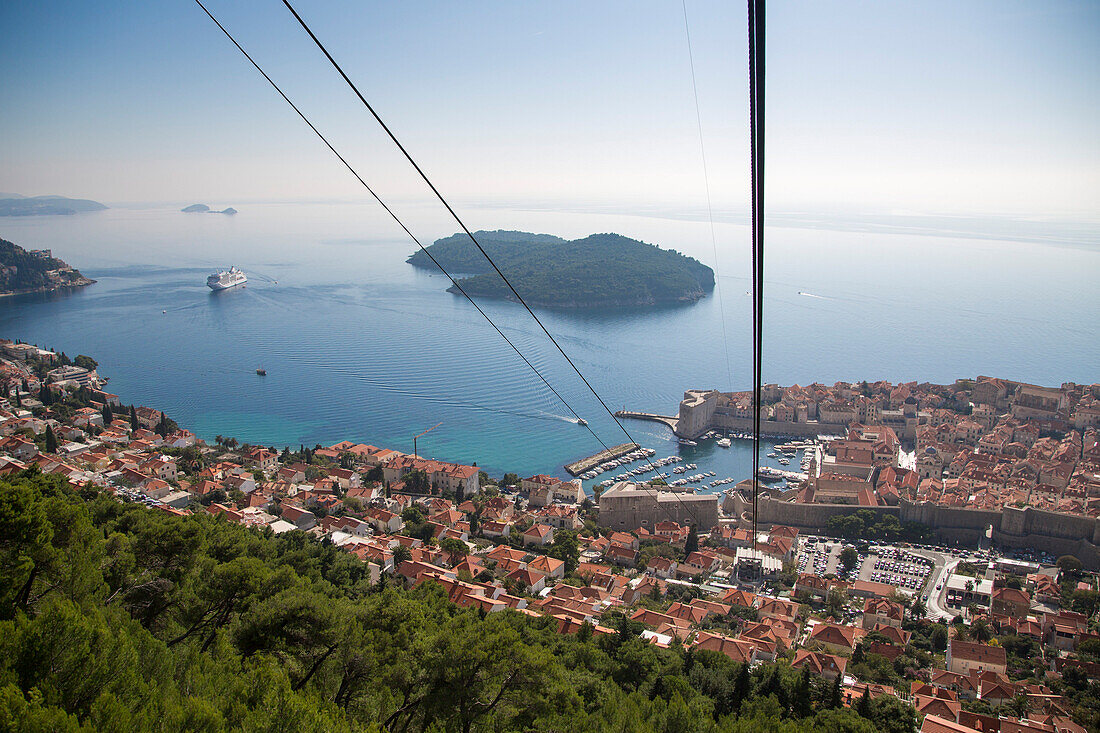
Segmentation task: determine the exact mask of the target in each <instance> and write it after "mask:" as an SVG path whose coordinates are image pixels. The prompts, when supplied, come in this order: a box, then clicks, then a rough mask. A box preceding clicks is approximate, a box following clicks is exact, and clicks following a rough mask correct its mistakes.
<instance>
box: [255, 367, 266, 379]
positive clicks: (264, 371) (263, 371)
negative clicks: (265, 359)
mask: <svg viewBox="0 0 1100 733" xmlns="http://www.w3.org/2000/svg"><path fill="white" fill-rule="evenodd" d="M256 373H257V374H259V375H260V376H261V377H266V376H267V370H266V369H264V368H263V367H260V368H259V369H257V370H256Z"/></svg>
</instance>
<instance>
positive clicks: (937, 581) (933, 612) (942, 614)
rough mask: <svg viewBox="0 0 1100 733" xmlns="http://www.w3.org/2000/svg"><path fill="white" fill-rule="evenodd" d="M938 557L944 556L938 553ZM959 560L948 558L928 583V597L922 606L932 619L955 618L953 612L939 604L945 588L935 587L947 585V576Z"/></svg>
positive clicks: (945, 619)
mask: <svg viewBox="0 0 1100 733" xmlns="http://www.w3.org/2000/svg"><path fill="white" fill-rule="evenodd" d="M937 554H939V553H937ZM940 557H946V556H945V555H940ZM960 562H962V561H961V560H959V559H957V558H952V559H950V560H948V561H947V562H945V563H944V565H943V567H942V568H941V569H940V571H939V573H938V574H937V575H936V577H935V578H933V579H932V580H931V581H929V583H928V598H926V599H925V601H924V607H925V609H926V610H927V612H928V618H930V619H932V620H933V621H950V620H951V619H953V618H955V616H954V614H952V613H950V612H949V611H947V610H946V609H945V608H944V607H943V606H941V605H940V601H941V600H942V599H943V597H944V594H945V593H946V590H945V589H944V588H940V589H939V590H936V588H938V587H939V586H940V585H944V586H946V585H947V578H948V577H950V575H951V572H952V571H953V570H954V569H955V566H956V565H958V564H959V563H960Z"/></svg>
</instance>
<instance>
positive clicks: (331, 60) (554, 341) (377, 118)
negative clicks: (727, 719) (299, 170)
mask: <svg viewBox="0 0 1100 733" xmlns="http://www.w3.org/2000/svg"><path fill="white" fill-rule="evenodd" d="M195 1H196V2H198V0H195ZM283 5H285V6H286V8H287V10H289V11H290V13H291V15H293V16H294V19H295V20H297V21H298V24H299V25H300V26H302V29H303V30H305V32H306V33H307V34H308V35H309V37H310V38H311V39H312V40H313V43H314V44H315V45H316V46H317V48H318V49H320V51H321V53H322V54H324V56H325V58H326V59H328V62H329V63H330V64H331V65H332V67H333V68H334V69H336V71H337V73H339V74H340V76H341V77H342V78H343V80H344V81H345V82H346V83H347V85H348V86H349V87H350V88H351V90H352V91H353V92H354V93H355V96H357V97H358V98H359V101H360V102H362V103H363V106H364V107H366V108H367V111H368V112H370V113H371V116H372V117H374V119H375V121H376V122H378V124H379V125H380V126H381V127H382V129H383V130H384V131H385V133H386V134H387V135H388V136H389V138H390V140H391V141H393V144H394V145H396V146H397V149H398V150H400V151H401V153H402V154H403V155H404V156H405V159H406V160H408V161H409V164H410V165H412V167H413V168H414V169H415V170H416V172H417V173H418V174H419V175H420V178H421V179H423V181H424V183H426V184H427V186H428V188H430V189H431V190H432V193H434V194H435V197H436V198H437V199H439V202H440V203H441V204H443V207H444V208H446V209H447V212H448V213H449V214H450V215H451V218H453V219H454V220H455V222H457V223H458V225H459V226H460V227H461V228H462V231H463V232H465V233H466V236H467V237H469V238H470V241H471V242H473V243H474V246H475V247H477V249H478V251H479V252H481V254H482V255H483V256H484V257H485V259H486V260H487V261H488V262H489V264H490V265H492V267H493V269H494V270H495V271H496V273H497V275H499V276H500V279H501V280H503V281H504V284H505V285H507V286H508V289H509V290H511V291H512V295H514V296H515V297H516V300H518V301H519V303H520V304H521V305H522V306H523V307H524V308H525V309H527V313H528V314H529V315H530V316H531V318H533V319H534V320H535V323H537V324H538V325H539V328H541V329H542V332H543V333H544V334H546V337H547V338H548V339H550V342H551V343H552V344H554V346H555V347H556V348H557V350H558V352H559V353H560V354H561V355H562V357H564V358H565V360H566V361H567V362H568V363H569V366H571V367H572V368H573V371H574V372H576V374H577V376H578V377H580V379H581V381H582V382H584V385H585V386H586V387H588V391H589V392H591V393H592V395H593V396H594V397H595V398H596V400H597V401H598V402H599V403H600V406H601V407H603V409H604V411H605V412H607V414H608V415H610V416H611V419H612V420H614V421H615V424H616V425H618V426H619V429H620V430H622V431H623V434H624V435H625V436H626V437H627V440H629V441H630V442H631V443H632V444H634V445H635V446H638V447H641V444H640V443H638V441H636V440H634V438H633V436H631V434H630V431H628V430H627V429H626V427H625V426H624V425H623V424H622V422H620V421H619V418H618V417H616V415H615V413H614V412H613V411H612V410H611V408H610V407H608V406H607V403H606V402H604V400H603V398H602V397H600V394H599V393H598V392H597V391H596V388H595V387H593V386H592V384H591V382H589V381H588V379H587V378H586V377H585V376H584V374H582V373H581V370H580V369H579V368H578V367H577V365H576V364H575V363H574V362H573V360H572V359H571V358H569V355H568V354H567V353H565V349H563V348H562V346H561V344H559V343H558V341H557V339H555V338H554V336H553V334H551V333H550V331H549V330H548V329H547V328H546V326H545V325H544V324H543V322H542V320H540V319H539V317H538V316H537V315H536V314H535V311H533V310H532V309H531V306H529V305H528V304H527V301H526V300H524V299H523V296H522V295H520V294H519V292H518V291H517V290H516V289H515V287H514V286H513V285H512V283H511V282H510V281H509V280H508V278H507V277H505V275H504V273H503V272H502V271H501V269H500V268H499V267H498V266H497V263H496V262H494V261H493V258H492V257H490V256H489V253H488V252H486V251H485V249H484V248H483V247H482V246H481V243H480V242H478V241H477V237H475V236H474V233H473V232H472V231H471V230H470V228H469V227H468V226H466V223H465V222H464V221H463V220H462V217H460V216H459V215H458V213H457V212H456V211H455V210H454V208H453V207H452V206H451V205H450V204H449V203H448V202H447V199H446V198H444V196H443V194H442V193H440V191H439V189H438V188H436V187H435V184H433V183H432V182H431V179H429V178H428V176H427V174H426V173H425V172H424V170H423V169H422V168H421V167H420V166H419V165H418V164H417V162H416V160H415V159H414V158H413V157H412V155H411V154H410V153H409V151H408V150H406V149H405V146H404V145H402V144H401V141H400V140H398V139H397V136H396V135H395V134H394V133H393V131H392V130H391V129H390V128H389V126H388V125H387V124H386V123H385V121H383V119H382V117H381V116H380V115H379V114H378V112H377V111H376V110H375V109H374V107H373V106H372V105H371V103H370V102H368V101H367V98H366V97H365V96H363V93H362V92H361V91H359V87H357V86H356V85H355V82H353V81H352V80H351V77H349V76H348V75H347V73H346V72H345V71H344V69H343V68H342V67H341V66H340V64H339V63H337V61H336V59H335V58H333V56H332V54H331V53H329V50H328V49H327V48H326V47H325V45H324V44H323V43H321V39H319V38H318V37H317V35H316V34H315V33H314V32H313V30H312V29H311V28H310V27H309V25H308V24H307V23H306V22H305V20H303V19H302V16H300V15H299V14H298V11H296V10H295V9H294V6H293V5H291V4H290V2H288V0H283ZM672 493H673V496H675V497H676V500H677V501H678V502H680V505H681V506H683V507H684V508H685V509H687V511H688V513H689V514H691V515H692V517H693V518H695V519H696V523H697V524H698V517H697V515H696V514H695V512H694V511H692V510H691V508H690V506H688V505H687V504H686V503H684V501H683V499H681V498H680V497H679V496H677V492H672Z"/></svg>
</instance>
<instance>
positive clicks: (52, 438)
mask: <svg viewBox="0 0 1100 733" xmlns="http://www.w3.org/2000/svg"><path fill="white" fill-rule="evenodd" d="M46 452H47V453H57V436H56V435H54V434H53V427H52V426H50V425H47V426H46Z"/></svg>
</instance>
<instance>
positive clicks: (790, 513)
mask: <svg viewBox="0 0 1100 733" xmlns="http://www.w3.org/2000/svg"><path fill="white" fill-rule="evenodd" d="M727 506H728V505H727ZM758 506H759V511H760V516H759V520H758V521H759V524H760V525H761V526H763V527H768V526H771V525H774V524H781V525H789V526H792V527H797V528H799V529H802V530H807V531H811V532H823V531H824V530H825V527H826V524H827V522H828V521H829V518H830V517H834V516H837V515H845V514H851V513H854V512H856V511H860V510H866V511H870V512H873V513H874V514H875V515H876V517H881V516H885V515H887V514H893V515H895V516H897V517H898V519H899V520H900V521H902V522H907V521H913V522H920V523H921V524H924V525H926V526H928V527H931V528H932V529H934V530H935V531H936V535H937V537H938V538H939V539H940V540H942V541H948V542H960V543H963V544H967V545H977V544H978V543H979V542H980V541H981V540H982V539H983V538H984V537H985V534H986V531H987V530H988V529H989V528H990V527H992V528H993V542H994V543H996V544H997V545H998V546H1001V547H1007V548H1012V549H1032V550H1039V551H1042V552H1048V553H1050V554H1051V555H1054V556H1056V557H1057V556H1059V555H1074V556H1076V557H1077V558H1078V559H1080V560H1081V562H1082V563H1084V564H1085V566H1086V567H1088V568H1090V569H1093V570H1097V569H1100V520H1097V519H1095V518H1093V517H1083V516H1075V515H1070V514H1059V513H1057V512H1049V511H1044V510H1041V509H1034V508H1032V507H1026V508H1023V509H1017V508H1015V507H1005V508H1004V510H1003V511H995V510H988V509H969V508H960V507H947V506H939V505H937V504H931V503H918V504H911V503H909V502H906V501H902V502H901V503H900V504H899V505H898V506H896V507H893V506H878V507H860V506H854V505H849V504H797V503H793V502H784V501H779V500H776V499H773V498H771V497H766V496H762V497H760V499H759V502H758Z"/></svg>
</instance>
